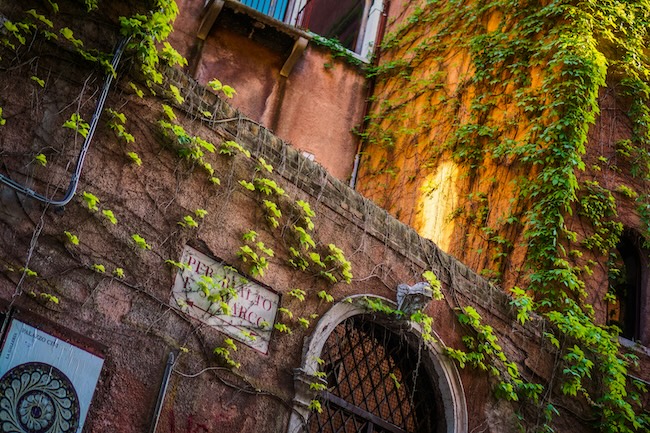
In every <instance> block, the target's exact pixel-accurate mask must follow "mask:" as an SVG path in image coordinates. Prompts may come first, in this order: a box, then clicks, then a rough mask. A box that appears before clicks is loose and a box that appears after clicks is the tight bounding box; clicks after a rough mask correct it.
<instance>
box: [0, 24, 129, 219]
mask: <svg viewBox="0 0 650 433" xmlns="http://www.w3.org/2000/svg"><path fill="white" fill-rule="evenodd" d="M130 39H131V37H130V36H128V37H125V38H122V40H120V42H119V43H118V45H117V48H115V52H114V54H113V60H112V61H111V66H112V67H113V71H116V70H117V66H118V65H119V63H120V58H121V57H122V53H123V52H124V49H125V48H126V45H127V44H128V43H129V40H130ZM113 78H114V77H113V72H112V71H108V72H107V73H106V78H105V79H104V87H103V88H102V92H101V94H100V95H99V99H98V100H97V106H96V107H95V112H94V113H93V117H92V120H91V121H90V125H89V128H88V135H87V136H86V138H85V140H84V142H83V146H82V147H81V151H80V152H79V156H78V157H77V165H76V168H75V171H74V173H73V174H72V176H71V178H70V183H69V185H68V190H67V191H66V193H65V196H63V198H62V199H60V200H55V199H54V198H48V197H45V196H44V195H42V194H39V193H37V192H36V191H33V190H32V189H30V188H28V187H26V186H25V185H22V184H20V183H18V182H16V181H15V180H13V179H11V178H10V177H8V176H5V175H3V174H0V182H2V183H3V184H5V185H7V186H9V187H10V188H12V189H14V190H16V191H17V192H19V193H21V194H24V195H26V196H28V197H32V198H35V199H36V200H39V201H41V202H43V203H46V204H48V205H54V206H65V205H66V204H68V203H69V202H70V200H72V197H74V195H75V193H76V191H77V186H78V185H79V178H80V177H81V170H82V168H83V165H84V160H85V159H86V154H87V153H88V148H89V147H90V142H91V141H92V139H93V135H94V134H95V129H96V128H97V123H98V122H99V118H100V117H101V115H102V112H103V111H104V104H105V103H106V98H107V96H108V92H109V90H110V87H111V84H112V83H113Z"/></svg>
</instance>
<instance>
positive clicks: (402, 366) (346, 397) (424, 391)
mask: <svg viewBox="0 0 650 433" xmlns="http://www.w3.org/2000/svg"><path fill="white" fill-rule="evenodd" d="M421 350H423V349H421V348H420V349H418V348H417V347H416V348H415V349H414V348H412V347H411V345H410V344H409V342H408V341H407V338H406V336H405V335H402V333H399V334H398V333H394V332H392V331H391V330H389V329H387V328H386V327H384V326H382V325H380V324H378V323H376V322H374V321H372V320H369V318H368V317H366V316H363V315H362V316H352V317H350V318H348V319H346V320H345V321H343V322H341V323H340V324H339V325H337V326H336V328H335V329H334V330H333V332H332V333H331V334H330V336H329V337H328V339H327V341H326V343H325V346H324V348H323V352H322V354H321V358H322V364H321V365H322V371H323V372H324V373H325V375H326V376H325V377H326V381H327V390H326V391H323V392H321V394H320V397H319V401H320V402H321V407H322V412H321V413H317V412H314V413H313V414H312V415H311V416H310V418H309V420H308V429H307V431H308V432H309V433H335V432H336V433H352V432H354V433H434V432H436V431H438V430H439V426H440V425H441V423H443V421H442V417H439V416H437V408H438V407H441V405H440V404H439V402H438V401H437V400H438V397H437V393H436V392H435V387H434V386H433V383H432V381H431V379H430V378H429V375H428V373H427V372H426V369H425V368H424V365H423V363H422V362H421V360H420V359H421V355H422V353H420V352H421Z"/></svg>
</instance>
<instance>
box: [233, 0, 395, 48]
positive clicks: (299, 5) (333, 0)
mask: <svg viewBox="0 0 650 433" xmlns="http://www.w3.org/2000/svg"><path fill="white" fill-rule="evenodd" d="M241 2H242V3H243V4H245V5H246V6H249V7H251V8H253V9H256V10H258V11H260V12H262V13H264V14H266V15H269V16H271V17H273V18H275V19H276V20H279V21H283V22H285V23H287V24H289V25H293V26H296V27H300V28H303V29H307V30H309V31H310V32H313V33H315V34H317V35H320V36H323V37H325V38H331V39H336V40H337V41H339V42H340V44H341V45H342V46H343V47H344V48H346V49H348V50H350V51H353V52H355V53H357V54H359V55H360V56H361V57H362V58H368V57H369V56H370V54H372V49H373V46H374V43H375V39H376V37H377V31H378V27H379V21H380V17H381V12H382V8H383V1H382V0H241Z"/></svg>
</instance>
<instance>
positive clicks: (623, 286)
mask: <svg viewBox="0 0 650 433" xmlns="http://www.w3.org/2000/svg"><path fill="white" fill-rule="evenodd" d="M641 242H642V238H641V236H639V235H638V234H637V233H635V232H634V231H632V230H626V231H625V232H624V233H623V235H622V236H621V239H620V241H619V243H618V245H617V247H616V250H617V256H618V257H617V259H618V260H617V263H616V268H617V270H618V272H619V273H618V275H617V278H616V280H615V281H614V284H613V288H614V291H615V295H616V301H617V305H615V306H614V308H612V309H610V313H609V315H610V317H609V321H610V323H612V324H615V325H617V326H618V327H619V328H621V336H622V337H624V338H627V339H628V340H634V341H638V340H644V339H643V337H644V328H645V327H646V326H647V324H646V323H645V321H646V319H645V317H644V315H643V314H642V312H643V311H645V309H646V308H647V307H646V304H647V297H648V293H647V292H648V290H647V288H646V286H647V285H648V272H647V267H648V258H647V252H645V251H644V249H643V248H642V245H641ZM646 343H647V342H646Z"/></svg>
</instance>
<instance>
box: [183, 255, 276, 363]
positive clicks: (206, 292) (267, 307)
mask: <svg viewBox="0 0 650 433" xmlns="http://www.w3.org/2000/svg"><path fill="white" fill-rule="evenodd" d="M181 263H183V264H185V265H187V266H186V269H182V270H179V272H178V274H177V275H176V280H175V281H174V288H173V290H172V298H171V302H172V305H176V306H178V307H180V308H181V309H182V310H183V311H184V312H186V313H187V314H189V315H190V316H192V317H194V318H196V319H199V320H201V321H202V322H204V323H206V324H208V325H210V326H213V327H215V328H217V329H218V330H220V331H222V332H224V333H226V334H228V335H230V336H231V337H233V338H236V339H237V340H239V341H241V342H242V343H244V344H246V345H248V346H250V347H252V348H254V349H256V350H258V351H260V352H262V353H267V352H268V350H269V341H270V340H271V330H272V329H273V325H274V323H275V315H276V313H277V310H278V302H279V300H280V297H279V296H278V294H277V293H274V292H272V291H270V290H268V289H266V288H264V287H262V286H260V285H259V284H255V283H253V282H251V281H248V280H247V279H246V278H244V277H243V276H242V275H240V274H239V273H237V271H236V270H235V269H233V268H231V267H229V266H226V265H224V264H222V263H219V262H217V261H215V260H213V259H211V258H210V257H208V256H206V255H205V254H203V253H201V252H199V251H197V250H195V249H194V248H192V247H189V246H185V249H184V250H183V256H182V258H181ZM228 289H231V290H230V292H229V291H228ZM222 302H224V303H225V304H226V305H227V307H226V308H225V309H224V306H223V305H222ZM226 309H227V310H229V311H225V310H226ZM227 313H229V314H227Z"/></svg>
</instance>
